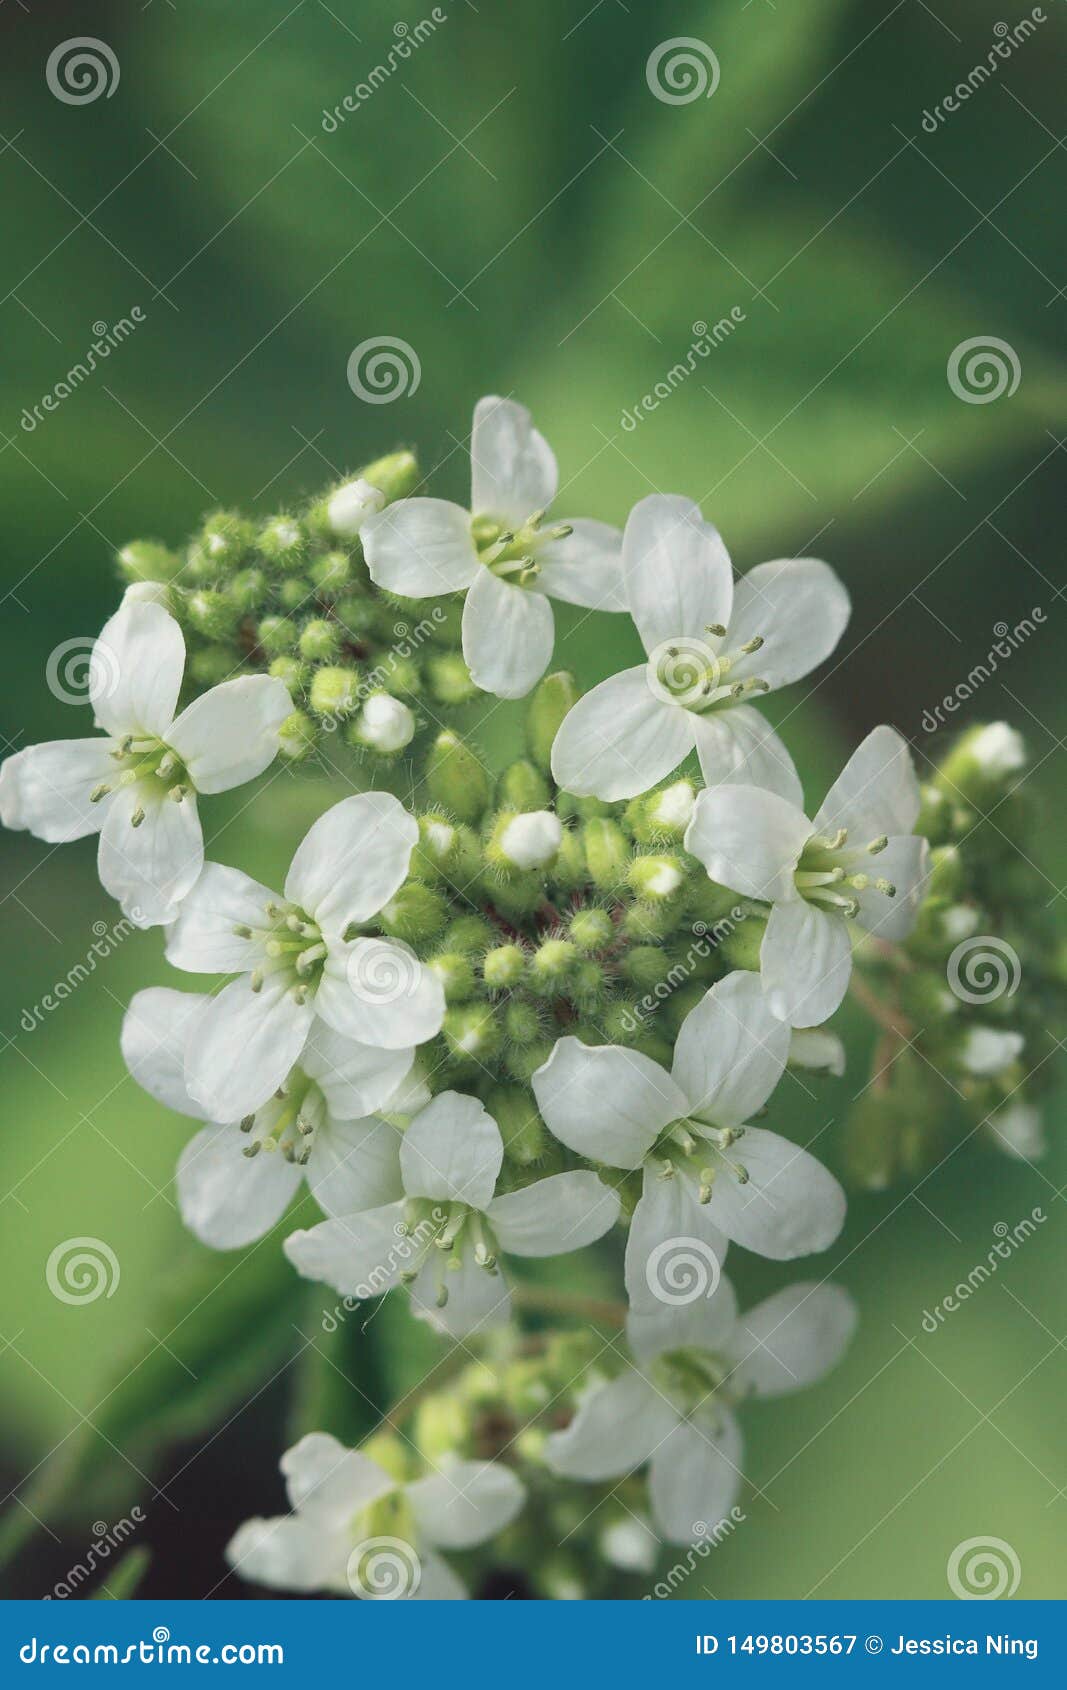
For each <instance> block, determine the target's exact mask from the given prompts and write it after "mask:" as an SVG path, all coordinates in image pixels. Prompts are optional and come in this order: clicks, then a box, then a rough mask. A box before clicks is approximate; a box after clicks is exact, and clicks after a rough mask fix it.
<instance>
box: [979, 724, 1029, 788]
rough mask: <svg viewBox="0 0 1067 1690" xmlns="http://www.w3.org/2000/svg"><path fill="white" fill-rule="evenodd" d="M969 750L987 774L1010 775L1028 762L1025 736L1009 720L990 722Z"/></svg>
mask: <svg viewBox="0 0 1067 1690" xmlns="http://www.w3.org/2000/svg"><path fill="white" fill-rule="evenodd" d="M969 750H970V751H971V753H972V755H973V756H974V757H976V758H977V760H978V762H979V764H980V766H981V768H982V770H983V772H984V773H985V774H987V775H994V776H996V775H1010V774H1013V773H1014V771H1015V770H1016V769H1021V768H1024V767H1025V764H1026V746H1025V744H1024V743H1023V736H1022V734H1021V733H1018V732H1017V731H1016V729H1015V728H1009V726H1008V724H1007V722H990V724H989V726H988V727H987V728H983V729H982V730H981V732H980V733H978V734H976V735H975V738H974V739H973V740H972V741H971V744H970V746H969Z"/></svg>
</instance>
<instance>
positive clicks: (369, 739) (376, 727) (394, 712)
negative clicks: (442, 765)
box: [356, 692, 415, 756]
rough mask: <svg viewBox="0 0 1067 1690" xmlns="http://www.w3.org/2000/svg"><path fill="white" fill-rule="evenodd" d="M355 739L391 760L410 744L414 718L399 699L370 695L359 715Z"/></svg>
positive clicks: (413, 732)
mask: <svg viewBox="0 0 1067 1690" xmlns="http://www.w3.org/2000/svg"><path fill="white" fill-rule="evenodd" d="M356 737H357V739H359V740H360V741H361V742H362V744H364V745H367V746H370V748H371V750H372V751H381V752H382V753H384V754H385V755H387V756H390V755H392V754H393V753H394V752H396V751H403V749H404V747H405V746H407V745H410V744H411V741H412V740H413V739H414V737H415V718H414V716H413V715H412V713H411V711H410V710H409V709H408V707H407V705H406V704H402V703H401V701H400V699H399V698H391V697H390V696H389V694H388V693H387V692H376V693H372V694H371V696H370V698H368V700H367V702H366V703H365V704H364V706H363V709H362V710H361V712H360V716H359V720H358V722H357V724H356Z"/></svg>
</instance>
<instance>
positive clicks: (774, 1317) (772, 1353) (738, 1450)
mask: <svg viewBox="0 0 1067 1690" xmlns="http://www.w3.org/2000/svg"><path fill="white" fill-rule="evenodd" d="M855 1321H856V1316H855V1308H854V1306H853V1303H852V1299H851V1297H849V1295H848V1293H847V1292H846V1291H842V1290H841V1289H840V1288H839V1287H838V1286H835V1285H805V1284H800V1285H792V1286H789V1287H788V1288H787V1289H786V1290H784V1291H779V1292H777V1293H776V1294H775V1295H774V1296H773V1297H768V1298H767V1299H766V1301H765V1302H762V1303H759V1304H758V1305H757V1306H756V1307H755V1308H754V1309H749V1310H748V1312H747V1313H746V1314H743V1315H738V1312H737V1300H736V1297H735V1295H734V1290H733V1287H732V1286H731V1284H730V1283H729V1281H728V1280H726V1279H724V1280H722V1281H721V1282H720V1285H719V1288H718V1290H717V1291H716V1293H715V1295H714V1297H713V1298H712V1299H711V1301H710V1302H708V1301H704V1300H702V1301H698V1302H691V1303H685V1304H679V1305H677V1306H675V1307H671V1308H663V1307H661V1308H658V1309H657V1310H655V1312H654V1313H650V1314H633V1313H631V1315H630V1317H629V1319H628V1321H627V1325H626V1336H627V1338H628V1340H629V1344H630V1349H631V1351H632V1352H633V1355H634V1358H635V1360H636V1362H637V1366H636V1368H630V1369H628V1370H627V1371H626V1372H625V1373H622V1374H620V1375H619V1376H618V1377H617V1378H615V1379H612V1380H611V1381H610V1382H608V1383H606V1384H599V1385H594V1386H593V1388H592V1389H591V1390H589V1391H587V1392H586V1394H585V1395H584V1396H583V1397H582V1399H581V1401H580V1403H579V1405H578V1412H577V1413H576V1415H575V1416H574V1419H573V1420H572V1421H571V1423H570V1425H569V1426H568V1427H567V1428H566V1430H565V1431H562V1432H554V1433H553V1434H552V1435H551V1436H550V1437H549V1439H548V1442H547V1444H546V1446H545V1458H546V1460H547V1461H548V1464H549V1466H550V1467H551V1468H553V1470H554V1471H555V1472H557V1473H559V1474H561V1475H562V1476H563V1477H565V1478H569V1479H585V1480H588V1481H590V1482H601V1481H603V1480H605V1479H613V1478H615V1477H617V1476H618V1475H619V1474H624V1473H630V1472H632V1471H633V1470H634V1469H635V1468H637V1467H642V1466H644V1465H645V1463H646V1462H647V1463H648V1466H649V1486H648V1488H649V1497H650V1500H651V1504H652V1515H653V1519H654V1521H655V1523H656V1525H657V1526H658V1527H659V1529H660V1531H661V1532H662V1533H663V1535H664V1537H665V1538H667V1539H668V1541H669V1542H671V1543H692V1542H693V1540H694V1538H700V1537H703V1536H705V1535H710V1536H711V1541H712V1542H713V1543H714V1542H715V1541H716V1539H715V1536H714V1533H715V1528H716V1527H717V1526H719V1525H721V1524H722V1523H723V1522H724V1521H725V1520H726V1519H727V1517H728V1515H729V1513H730V1510H731V1508H732V1507H733V1506H734V1504H735V1502H736V1500H737V1496H738V1493H739V1491H740V1488H741V1479H742V1471H741V1464H742V1444H741V1432H740V1428H739V1427H738V1424H737V1418H736V1416H735V1414H734V1407H735V1405H736V1404H737V1403H739V1402H741V1401H742V1400H743V1399H744V1398H746V1397H750V1396H751V1397H778V1396H783V1395H785V1394H786V1392H789V1391H799V1390H802V1389H804V1387H805V1386H808V1385H814V1384H815V1383H816V1382H817V1381H818V1380H820V1379H822V1378H823V1377H824V1376H825V1375H826V1374H827V1373H829V1372H830V1370H831V1368H833V1367H835V1366H836V1365H837V1363H838V1362H839V1361H840V1359H841V1357H842V1355H843V1354H844V1351H845V1348H846V1346H847V1344H848V1341H849V1339H850V1338H851V1336H852V1332H853V1329H854V1326H855Z"/></svg>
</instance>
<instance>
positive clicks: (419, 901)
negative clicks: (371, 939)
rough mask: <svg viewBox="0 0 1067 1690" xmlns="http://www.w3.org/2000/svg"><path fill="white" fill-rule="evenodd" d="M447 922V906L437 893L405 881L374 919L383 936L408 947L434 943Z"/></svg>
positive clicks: (422, 885)
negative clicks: (402, 942)
mask: <svg viewBox="0 0 1067 1690" xmlns="http://www.w3.org/2000/svg"><path fill="white" fill-rule="evenodd" d="M447 919H448V905H447V904H446V902H445V900H444V898H443V897H442V896H441V894H440V892H437V891H435V890H434V888H433V887H432V886H426V885H424V884H423V882H422V881H420V880H406V881H405V882H404V884H403V886H401V887H400V889H399V891H397V892H394V893H393V896H392V897H391V898H390V900H389V902H388V903H387V904H386V905H385V907H384V908H383V909H381V910H380V911H379V912H378V915H377V917H376V920H377V922H378V925H379V926H380V927H381V929H382V932H383V933H388V934H389V936H390V938H393V939H402V940H403V941H404V943H405V944H408V945H419V944H425V943H426V941H427V940H430V939H436V937H437V935H438V934H439V933H441V932H442V931H443V929H444V926H445V922H446V921H447Z"/></svg>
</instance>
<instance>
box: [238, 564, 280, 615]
mask: <svg viewBox="0 0 1067 1690" xmlns="http://www.w3.org/2000/svg"><path fill="white" fill-rule="evenodd" d="M229 591H230V596H231V598H232V599H233V602H234V604H235V605H236V606H237V607H238V609H239V610H240V612H241V614H242V615H248V614H249V613H250V612H251V611H253V610H258V609H259V607H260V605H261V604H265V603H266V601H267V598H268V597H269V594H270V583H269V582H268V580H267V577H266V576H265V575H264V573H263V571H262V569H239V570H238V571H237V574H236V575H235V576H234V577H233V580H232V581H231V582H230V588H229Z"/></svg>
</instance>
